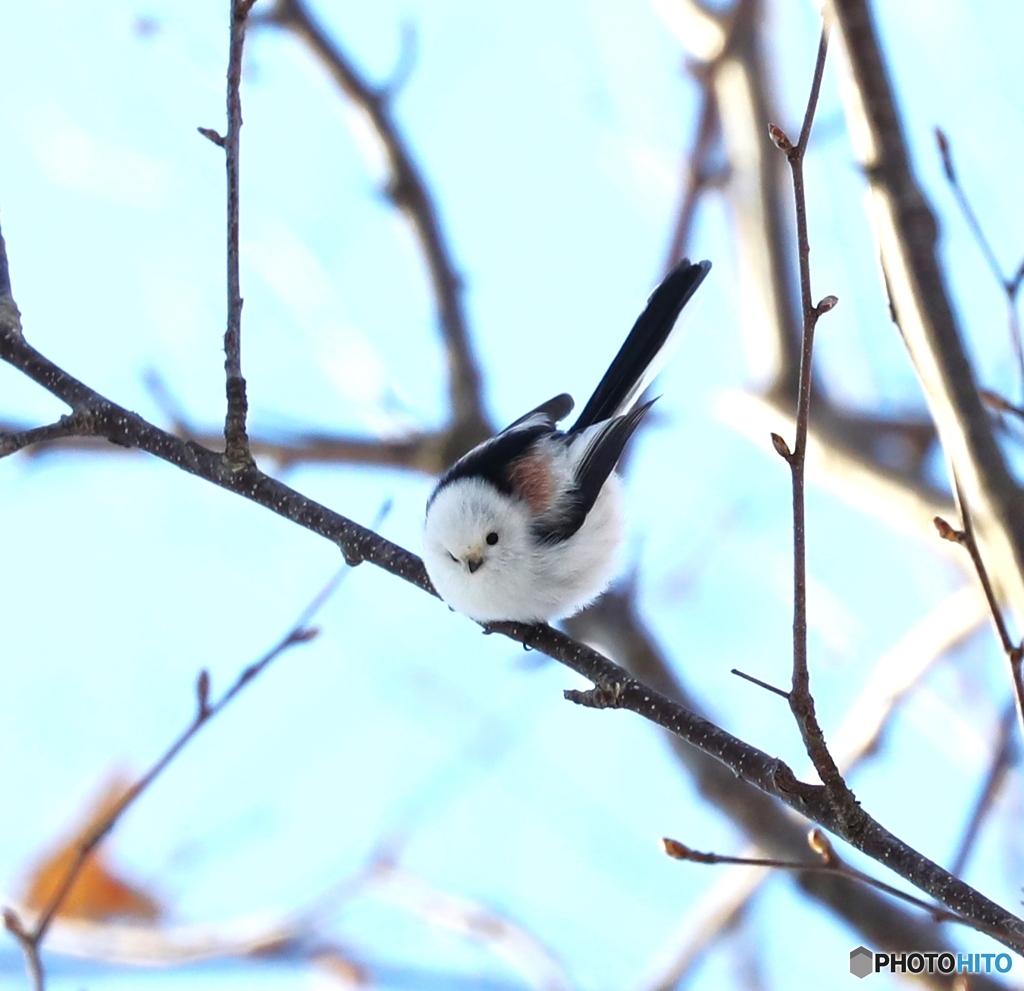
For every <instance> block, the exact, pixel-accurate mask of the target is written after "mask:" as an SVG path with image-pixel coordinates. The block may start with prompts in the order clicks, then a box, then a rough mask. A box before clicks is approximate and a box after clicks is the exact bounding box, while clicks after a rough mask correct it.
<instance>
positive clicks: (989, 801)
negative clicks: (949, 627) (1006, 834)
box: [949, 703, 1017, 877]
mask: <svg viewBox="0 0 1024 991" xmlns="http://www.w3.org/2000/svg"><path fill="white" fill-rule="evenodd" d="M1016 713H1017V706H1016V703H1011V704H1010V705H1008V706H1007V707H1006V711H1005V712H1004V713H1003V718H1002V719H1000V720H999V733H998V734H997V736H996V743H995V746H994V747H993V748H992V761H991V763H990V764H989V769H988V773H987V774H986V775H985V783H984V784H983V785H982V788H981V792H980V793H979V795H978V800H977V801H976V802H975V803H974V810H973V811H972V812H971V817H970V819H968V820H967V828H966V829H965V830H964V835H963V839H962V840H961V841H960V846H959V847H958V849H957V852H956V855H955V856H954V857H953V864H952V866H951V867H950V868H949V869H950V871H951V873H953V874H956V876H957V877H961V876H963V872H964V868H965V867H966V866H967V858H968V857H969V856H970V855H971V851H972V850H973V849H974V844H975V841H976V840H977V839H978V835H979V834H980V832H981V827H982V824H983V823H984V822H985V818H986V817H987V816H988V814H989V813H990V812H991V811H992V807H993V805H994V804H995V800H996V798H997V797H998V795H999V791H1000V789H1001V788H1002V786H1003V781H1005V780H1006V775H1007V773H1008V772H1009V770H1010V768H1011V767H1012V766H1013V762H1014V759H1015V755H1016V752H1017V745H1016V741H1015V740H1014V737H1013V724H1014V722H1015V721H1016Z"/></svg>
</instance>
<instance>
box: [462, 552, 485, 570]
mask: <svg viewBox="0 0 1024 991" xmlns="http://www.w3.org/2000/svg"><path fill="white" fill-rule="evenodd" d="M483 563H484V556H483V554H470V555H469V557H467V558H466V567H467V568H469V573H470V574H471V575H473V574H476V572H477V569H478V568H479V567H480V565H481V564H483Z"/></svg>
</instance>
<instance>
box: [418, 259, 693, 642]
mask: <svg viewBox="0 0 1024 991" xmlns="http://www.w3.org/2000/svg"><path fill="white" fill-rule="evenodd" d="M710 269H711V263H710V262H706V261H702V262H697V263H696V264H693V263H691V262H689V261H686V260H684V261H682V262H680V263H679V264H678V265H677V266H676V267H675V268H674V269H673V270H672V271H671V272H669V274H668V275H667V276H666V277H665V280H664V281H663V282H662V283H661V285H660V286H658V288H657V289H655V290H654V292H653V293H652V294H651V298H650V299H649V300H648V301H647V306H646V308H645V309H644V311H643V313H641V314H640V316H639V318H638V319H637V321H636V323H635V324H634V325H633V329H632V330H631V331H630V332H629V336H628V337H627V338H626V341H625V343H624V344H623V345H622V347H621V348H620V349H619V353H618V354H617V355H616V356H615V360H614V361H613V362H612V363H611V365H610V366H609V368H608V371H607V372H605V374H604V378H602V379H601V382H600V383H599V384H598V387H597V388H596V389H595V390H594V394H593V395H592V396H591V397H590V401H589V402H588V403H587V405H586V407H585V408H584V410H583V412H582V413H581V414H580V416H579V419H578V420H577V421H576V422H575V423H574V424H573V425H572V427H570V428H569V429H568V430H567V431H565V432H564V433H563V432H562V431H560V430H558V429H557V427H556V426H555V425H556V424H557V423H558V422H559V421H560V420H563V419H564V418H565V417H567V416H568V415H569V413H570V412H571V411H572V408H573V405H574V404H573V401H572V397H571V396H569V395H567V394H565V393H563V394H562V395H560V396H555V398H554V399H549V400H548V401H547V402H546V403H543V404H542V405H540V406H538V407H537V408H536V409H534V410H531V411H530V412H529V413H527V414H526V415H525V416H521V417H520V418H519V419H518V420H516V421H515V423H513V424H511V425H510V426H508V427H506V428H505V429H504V430H502V431H501V433H499V434H497V435H496V436H494V437H492V438H491V439H490V440H486V441H484V442H483V443H482V444H479V445H477V446H476V447H474V448H473V450H472V451H470V452H469V453H468V454H466V455H464V456H463V457H462V458H460V459H459V460H458V461H456V462H455V464H454V465H452V467H451V468H449V469H448V471H447V472H446V473H445V474H444V475H443V476H442V477H441V479H440V481H438V483H437V486H436V487H435V488H434V491H433V493H432V494H431V496H430V499H429V500H428V501H427V514H426V522H425V525H424V535H423V562H424V564H425V565H426V568H427V574H429V575H430V580H431V581H432V582H433V583H434V588H436V589H437V591H438V594H439V595H440V596H441V598H442V599H444V601H445V602H447V603H448V605H450V606H451V607H452V608H453V609H455V610H456V611H457V612H460V613H463V614H465V615H466V616H469V617H470V618H471V619H475V620H477V621H478V622H480V623H487V622H493V621H496V620H518V621H521V622H526V623H534V622H546V621H548V620H552V619H561V618H564V617H566V616H571V615H572V614H573V613H574V612H577V611H578V610H580V609H582V608H583V607H584V606H585V605H587V604H588V603H589V602H592V601H593V600H594V599H595V598H596V597H597V596H598V595H600V594H601V592H603V591H604V590H605V588H607V586H608V583H609V582H610V581H611V579H612V576H613V574H614V571H615V564H616V553H617V551H618V549H619V545H620V544H621V542H622V536H623V512H622V497H621V482H620V480H619V477H618V475H616V474H615V465H616V464H617V463H618V460H619V457H620V456H621V455H622V451H623V449H624V448H625V446H626V442H627V441H628V440H629V438H630V436H631V435H632V433H633V431H634V430H636V428H637V426H639V424H640V421H641V420H642V419H643V418H644V415H645V414H646V413H647V411H648V410H649V409H650V408H651V406H652V405H653V403H654V400H651V402H648V403H644V404H643V405H642V406H636V405H635V403H636V401H637V399H638V398H639V397H640V395H641V394H642V393H643V391H644V389H646V388H647V386H648V385H650V383H651V381H652V380H653V379H654V377H655V376H656V375H657V373H658V372H659V371H660V370H661V368H662V367H663V365H664V362H665V360H667V358H668V355H669V351H670V348H669V347H668V346H667V345H669V343H670V340H671V338H672V337H673V334H672V331H673V329H674V328H675V325H676V321H677V319H678V318H679V314H680V312H681V311H682V309H683V307H684V306H685V305H686V303H687V301H688V300H689V299H690V297H691V296H692V295H693V294H694V292H696V290H697V287H698V286H699V285H700V284H701V282H703V281H704V277H705V276H706V275H707V274H708V272H709V271H710Z"/></svg>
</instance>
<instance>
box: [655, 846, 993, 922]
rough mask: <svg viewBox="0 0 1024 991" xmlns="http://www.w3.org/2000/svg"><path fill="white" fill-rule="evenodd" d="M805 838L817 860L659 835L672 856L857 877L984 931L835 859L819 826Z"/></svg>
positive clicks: (948, 919) (944, 919)
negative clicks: (713, 847)
mask: <svg viewBox="0 0 1024 991" xmlns="http://www.w3.org/2000/svg"><path fill="white" fill-rule="evenodd" d="M807 839H808V843H809V845H810V847H811V849H812V850H814V852H815V853H817V854H818V856H819V860H818V861H817V862H814V861H791V860H777V859H775V858H774V857H731V856H728V855H725V854H719V853H703V852H701V851H699V850H694V849H692V848H691V847H688V846H686V844H685V843H680V842H679V841H678V840H673V839H669V838H668V837H666V838H665V839H663V840H662V841H661V842H662V846H663V847H664V849H665V853H667V854H668V855H669V856H670V857H671V858H672V859H673V860H688V861H690V863H693V864H710V865H714V864H735V865H737V866H743V867H768V868H771V869H773V870H784V871H824V872H826V873H828V874H835V875H837V876H838V877H843V878H846V879H847V880H848V881H859V882H860V883H862V884H866V885H868V886H869V887H872V888H877V889H878V890H879V891H883V892H885V894H887V895H891V896H892V897H893V898H899V899H900V900H901V901H904V902H906V903H907V904H908V905H914V906H915V907H916V908H920V909H924V911H926V912H928V913H929V915H931V916H932V918H934V919H935V920H936V921H937V922H956V923H959V924H960V925H965V926H968V927H970V928H972V929H980V930H981V931H982V932H985V931H986V930H985V929H983V928H981V927H979V926H977V925H975V924H974V923H973V922H972V921H971V920H969V919H965V918H964V917H963V916H962V915H958V914H957V913H956V912H950V911H949V910H948V909H945V908H943V907H942V906H941V905H936V904H935V903H934V902H926V901H924V899H922V898H918V897H917V896H916V895H912V894H910V893H909V892H907V891H903V890H901V889H900V888H895V887H893V886H892V885H891V884H886V883H885V882H884V881H880V880H878V878H875V877H872V876H871V875H870V874H865V873H864V872H863V871H859V870H857V869H856V868H855V867H850V866H849V865H848V864H844V863H843V861H842V860H840V859H839V855H838V854H837V853H836V852H835V850H834V849H833V847H832V844H831V843H830V842H829V841H828V838H827V837H826V836H825V834H824V833H822V832H821V830H819V829H812V830H811V831H810V833H809V835H808V838H807Z"/></svg>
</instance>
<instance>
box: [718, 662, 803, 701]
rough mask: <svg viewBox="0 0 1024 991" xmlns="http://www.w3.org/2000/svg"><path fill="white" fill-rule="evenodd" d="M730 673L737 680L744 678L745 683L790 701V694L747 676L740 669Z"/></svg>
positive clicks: (734, 669) (750, 675)
mask: <svg viewBox="0 0 1024 991" xmlns="http://www.w3.org/2000/svg"><path fill="white" fill-rule="evenodd" d="M729 673H730V674H734V675H736V677H737V678H742V679H743V680H744V681H749V682H750V683H751V684H753V685H757V686H758V687H759V688H763V689H764V690H765V691H766V692H774V693H775V694H776V695H781V696H782V697H783V698H784V699H786V700H787V701H788V700H789V692H786V691H783V690H782V689H781V688H776V687H775V686H774V685H769V684H768V682H767V681H762V680H761V679H760V678H755V677H754V676H753V675H752V674H747V673H746V672H745V671H741V670H740V669H739V668H733V669H732V670H731V671H730V672H729Z"/></svg>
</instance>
